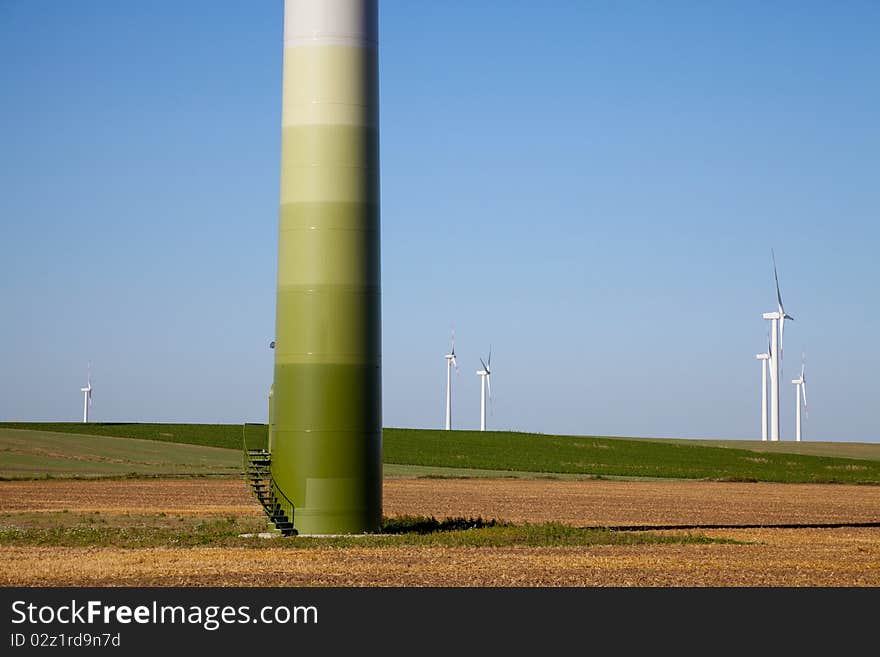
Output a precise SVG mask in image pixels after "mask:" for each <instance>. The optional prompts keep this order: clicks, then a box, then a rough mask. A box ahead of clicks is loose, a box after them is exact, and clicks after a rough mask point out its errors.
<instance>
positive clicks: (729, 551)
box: [0, 479, 880, 586]
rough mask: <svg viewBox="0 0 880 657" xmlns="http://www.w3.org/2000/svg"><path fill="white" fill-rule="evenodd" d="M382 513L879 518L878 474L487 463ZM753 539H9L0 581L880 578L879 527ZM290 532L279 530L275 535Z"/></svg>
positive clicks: (393, 501)
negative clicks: (625, 471) (748, 474)
mask: <svg viewBox="0 0 880 657" xmlns="http://www.w3.org/2000/svg"><path fill="white" fill-rule="evenodd" d="M384 495H385V499H384V510H385V513H386V515H401V514H417V515H433V516H435V517H437V518H443V517H446V516H482V517H483V518H496V519H503V520H510V521H514V522H533V523H537V522H544V521H550V520H555V521H560V522H565V523H569V524H574V525H598V526H608V525H615V526H621V525H756V524H758V525H760V524H796V523H803V524H822V523H869V522H880V487H872V486H843V485H794V484H752V483H714V482H699V481H693V482H690V481H662V482H619V481H554V480H485V479H453V480H444V479H394V480H388V481H386V482H385V488H384ZM65 509H67V510H68V511H70V512H93V511H100V512H101V513H102V514H103V513H130V514H151V513H153V514H154V513H158V512H163V513H168V514H177V515H193V516H202V515H204V516H209V515H219V514H226V515H229V514H232V515H237V516H242V515H245V516H251V515H253V516H259V508H258V507H257V506H256V504H255V503H254V502H253V501H252V498H251V497H250V496H249V494H248V491H247V489H246V488H245V486H244V484H243V483H242V482H241V481H239V480H235V479H230V480H207V479H195V480H162V481H160V480H120V481H35V482H0V513H2V514H3V519H2V524H9V523H13V524H14V520H15V517H16V515H18V514H33V513H37V514H40V513H41V512H58V511H63V510H65ZM702 533H704V534H705V535H708V536H713V537H723V538H731V539H735V540H738V541H743V542H744V543H743V544H671V545H634V546H622V545H606V546H588V547H541V548H535V547H505V548H482V547H415V546H402V547H401V546H395V547H377V548H372V547H371V548H358V547H355V548H342V549H340V548H333V549H331V548H313V549H286V548H282V547H279V548H274V547H272V548H263V549H250V548H210V547H207V548H202V547H199V548H136V549H122V548H112V547H43V546H39V547H38V546H3V547H0V585H5V586H9V585H120V586H122V585H128V586H171V585H190V586H201V585H243V586H254V585H256V586H268V585H287V586H303V585H317V586H351V585H357V586H448V585H452V586H459V585H460V586H498V585H509V586H539V585H541V586H734V585H735V586H880V528H866V527H858V528H855V527H845V528H839V529H806V528H805V529H768V528H759V529H716V530H704V531H703V532H702ZM276 540H283V539H276Z"/></svg>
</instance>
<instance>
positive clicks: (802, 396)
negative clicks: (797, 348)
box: [791, 357, 807, 442]
mask: <svg viewBox="0 0 880 657" xmlns="http://www.w3.org/2000/svg"><path fill="white" fill-rule="evenodd" d="M791 382H792V383H793V384H794V385H795V386H796V389H795V404H796V405H797V409H796V411H795V440H796V441H798V442H801V401H803V405H804V410H807V378H806V365H805V363H804V360H803V357H801V376H800V378H798V379H792V380H791Z"/></svg>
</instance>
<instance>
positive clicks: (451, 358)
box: [445, 330, 458, 431]
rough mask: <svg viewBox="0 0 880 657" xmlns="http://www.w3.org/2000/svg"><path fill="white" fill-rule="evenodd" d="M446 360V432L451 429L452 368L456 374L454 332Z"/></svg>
mask: <svg viewBox="0 0 880 657" xmlns="http://www.w3.org/2000/svg"><path fill="white" fill-rule="evenodd" d="M445 358H446V430H447V431H449V430H450V429H452V368H453V367H454V368H455V371H456V373H458V362H457V361H456V360H455V330H453V331H452V351H450V352H449V353H448V354H446V356H445Z"/></svg>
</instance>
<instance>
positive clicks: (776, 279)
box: [770, 249, 785, 315]
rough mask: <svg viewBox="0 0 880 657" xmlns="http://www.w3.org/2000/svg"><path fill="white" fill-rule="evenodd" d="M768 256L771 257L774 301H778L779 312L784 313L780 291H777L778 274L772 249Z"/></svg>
mask: <svg viewBox="0 0 880 657" xmlns="http://www.w3.org/2000/svg"><path fill="white" fill-rule="evenodd" d="M770 257H771V258H773V279H774V280H775V281H776V301H777V302H779V312H780V314H783V315H784V314H785V309H784V308H783V306H782V293H781V292H780V291H779V274H777V273H776V254H775V253H774V252H773V249H770Z"/></svg>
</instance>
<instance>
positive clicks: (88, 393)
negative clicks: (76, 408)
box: [79, 367, 92, 423]
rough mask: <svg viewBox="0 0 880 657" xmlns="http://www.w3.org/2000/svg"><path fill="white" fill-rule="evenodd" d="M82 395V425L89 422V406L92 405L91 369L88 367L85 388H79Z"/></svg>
mask: <svg viewBox="0 0 880 657" xmlns="http://www.w3.org/2000/svg"><path fill="white" fill-rule="evenodd" d="M79 391H80V392H81V393H82V394H83V423H85V422H88V421H89V406H91V405H92V369H91V367H89V373H88V378H87V383H86V387H85V388H80V389H79Z"/></svg>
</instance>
